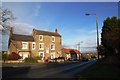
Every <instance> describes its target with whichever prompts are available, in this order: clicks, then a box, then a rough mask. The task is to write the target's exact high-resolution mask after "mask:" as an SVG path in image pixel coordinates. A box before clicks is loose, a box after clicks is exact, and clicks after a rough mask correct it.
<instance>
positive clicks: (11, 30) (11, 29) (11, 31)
mask: <svg viewBox="0 0 120 80" xmlns="http://www.w3.org/2000/svg"><path fill="white" fill-rule="evenodd" d="M12 34H13V27H11V28H10V38H11V37H12Z"/></svg>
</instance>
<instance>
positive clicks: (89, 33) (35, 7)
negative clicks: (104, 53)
mask: <svg viewBox="0 0 120 80" xmlns="http://www.w3.org/2000/svg"><path fill="white" fill-rule="evenodd" d="M2 6H3V7H4V8H8V9H10V10H11V11H12V12H13V14H14V16H15V17H16V18H17V19H16V20H15V21H13V22H12V25H13V26H14V27H15V33H18V34H30V32H31V31H32V29H33V28H36V29H39V30H48V31H54V30H55V28H58V32H59V33H60V34H61V35H62V43H63V46H66V47H70V48H76V44H78V42H82V43H81V45H80V46H81V50H82V51H88V50H89V51H95V50H96V49H95V47H96V24H95V19H96V16H94V15H93V16H85V13H91V14H97V15H98V22H99V28H98V29H99V37H100V35H101V34H100V33H101V29H102V26H103V21H104V20H105V19H106V18H107V17H112V16H118V3H117V2H3V3H2ZM83 47H84V48H83ZM85 47H86V48H85Z"/></svg>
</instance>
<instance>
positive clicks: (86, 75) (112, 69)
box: [79, 60, 120, 80]
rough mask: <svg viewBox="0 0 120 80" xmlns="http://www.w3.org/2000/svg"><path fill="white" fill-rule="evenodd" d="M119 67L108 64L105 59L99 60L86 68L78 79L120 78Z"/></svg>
mask: <svg viewBox="0 0 120 80" xmlns="http://www.w3.org/2000/svg"><path fill="white" fill-rule="evenodd" d="M119 72H120V68H119V67H118V66H117V65H115V64H110V63H108V62H107V61H104V60H101V61H98V62H97V63H96V64H94V65H92V66H91V67H89V68H88V69H86V70H85V71H84V72H83V73H82V74H81V75H80V76H79V80H88V79H92V80H93V79H95V80H96V79H100V80H102V79H107V80H109V79H110V80H111V79H113V80H120V75H119Z"/></svg>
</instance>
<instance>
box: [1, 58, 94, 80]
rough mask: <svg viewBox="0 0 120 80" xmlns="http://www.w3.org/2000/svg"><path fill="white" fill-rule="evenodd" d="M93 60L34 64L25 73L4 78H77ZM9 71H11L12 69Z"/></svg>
mask: <svg viewBox="0 0 120 80" xmlns="http://www.w3.org/2000/svg"><path fill="white" fill-rule="evenodd" d="M95 62H96V61H95V60H90V61H85V62H72V63H69V64H59V65H54V64H53V65H47V66H46V65H44V64H43V65H42V66H39V65H34V66H32V67H31V68H30V69H29V71H28V72H27V73H22V74H17V75H11V76H5V78H77V76H79V75H80V73H81V72H82V71H83V70H84V69H86V68H88V67H90V66H91V65H92V64H94V63H95ZM21 70H22V69H21ZM21 70H20V71H21ZM25 70H27V68H26V69H25ZM23 71H24V70H23ZM10 72H11V73H12V70H11V71H10ZM3 75H4V74H3Z"/></svg>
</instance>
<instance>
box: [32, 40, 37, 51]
mask: <svg viewBox="0 0 120 80" xmlns="http://www.w3.org/2000/svg"><path fill="white" fill-rule="evenodd" d="M35 46H36V45H35V42H33V43H32V49H33V50H34V49H35Z"/></svg>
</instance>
